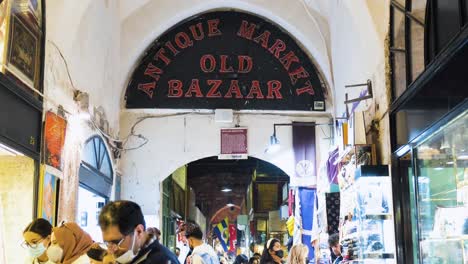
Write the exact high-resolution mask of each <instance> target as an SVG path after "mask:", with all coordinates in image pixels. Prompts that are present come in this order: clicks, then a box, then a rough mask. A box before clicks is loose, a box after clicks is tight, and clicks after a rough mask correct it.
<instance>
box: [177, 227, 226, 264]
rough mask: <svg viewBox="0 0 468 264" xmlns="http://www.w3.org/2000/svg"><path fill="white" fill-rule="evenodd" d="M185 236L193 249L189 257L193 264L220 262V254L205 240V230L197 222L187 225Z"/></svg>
mask: <svg viewBox="0 0 468 264" xmlns="http://www.w3.org/2000/svg"><path fill="white" fill-rule="evenodd" d="M185 237H186V238H187V241H188V244H189V247H190V250H191V251H192V254H191V255H190V257H189V258H190V263H191V264H219V259H218V255H217V254H216V252H215V251H214V249H213V248H212V247H211V246H209V245H208V244H206V243H204V242H203V232H202V231H201V229H200V227H199V226H198V225H197V224H193V223H187V224H186V225H185Z"/></svg>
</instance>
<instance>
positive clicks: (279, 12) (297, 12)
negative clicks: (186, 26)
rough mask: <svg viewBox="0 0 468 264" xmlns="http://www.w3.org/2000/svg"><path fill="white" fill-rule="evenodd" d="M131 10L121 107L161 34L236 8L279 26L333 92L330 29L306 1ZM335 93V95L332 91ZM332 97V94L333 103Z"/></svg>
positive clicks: (236, 0)
mask: <svg viewBox="0 0 468 264" xmlns="http://www.w3.org/2000/svg"><path fill="white" fill-rule="evenodd" d="M130 2H131V3H132V4H133V3H134V2H133V0H122V6H124V5H128V4H129V3H130ZM135 5H141V6H140V7H139V8H138V9H135V8H132V9H133V10H135V11H133V13H131V14H128V13H127V12H121V13H122V19H123V20H122V22H121V23H122V24H121V45H120V54H121V68H120V70H121V71H120V77H121V79H120V80H119V86H120V87H123V90H122V91H121V92H122V94H121V98H122V105H123V98H124V92H125V88H126V86H127V83H128V80H129V78H130V76H131V74H132V73H133V70H134V67H135V66H136V64H137V63H138V61H139V59H140V58H141V56H142V54H143V52H144V50H146V49H147V48H148V47H149V45H150V44H151V43H152V42H153V41H154V40H155V39H156V38H157V37H158V36H160V35H161V34H163V33H164V32H165V31H166V30H167V29H169V28H170V27H171V26H173V25H175V24H177V23H179V22H180V21H182V20H184V19H186V18H188V17H190V16H193V15H195V14H199V13H202V12H206V11H209V10H213V9H227V8H235V9H238V10H243V11H246V12H250V13H253V14H255V15H258V16H262V17H265V18H267V19H269V20H271V21H274V22H275V23H277V24H279V25H280V26H281V27H283V28H284V29H285V30H286V31H288V32H289V33H290V34H291V36H293V37H294V38H296V39H297V40H298V42H299V43H300V44H301V45H302V46H303V47H304V48H305V49H304V50H305V51H306V53H308V54H309V56H310V58H311V59H312V61H313V62H314V64H315V65H316V67H317V68H318V70H319V71H320V72H321V75H322V77H323V78H324V82H326V85H327V88H329V90H330V91H333V89H332V87H333V81H332V74H331V67H330V60H329V56H328V46H327V39H329V32H328V28H320V26H321V25H322V26H323V25H325V24H326V23H325V22H324V19H323V17H314V14H317V12H316V11H314V10H312V12H308V8H307V5H306V4H305V2H304V1H303V0H288V1H286V0H158V1H154V0H153V1H144V0H139V1H136V2H135ZM330 93H332V92H330ZM332 99H333V94H330V100H327V102H328V103H329V104H330V103H332Z"/></svg>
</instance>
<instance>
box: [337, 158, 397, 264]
mask: <svg viewBox="0 0 468 264" xmlns="http://www.w3.org/2000/svg"><path fill="white" fill-rule="evenodd" d="M355 190H356V208H355V210H354V216H353V219H354V220H353V222H354V223H355V226H356V227H355V228H354V229H355V233H354V234H355V235H354V237H355V238H354V239H353V238H352V237H353V236H350V237H349V238H348V245H347V248H348V250H351V251H354V252H353V253H350V254H349V255H351V257H350V259H352V260H353V261H352V262H353V263H385V264H386V263H396V262H395V236H394V223H393V213H392V212H393V207H392V188H391V180H390V177H389V169H388V166H387V165H379V166H367V165H362V166H360V167H359V168H358V169H357V170H356V175H355ZM351 231H352V230H351ZM347 232H348V233H349V234H352V232H350V230H349V229H348V231H347ZM343 242H346V240H343ZM343 244H345V243H343ZM344 246H345V245H344Z"/></svg>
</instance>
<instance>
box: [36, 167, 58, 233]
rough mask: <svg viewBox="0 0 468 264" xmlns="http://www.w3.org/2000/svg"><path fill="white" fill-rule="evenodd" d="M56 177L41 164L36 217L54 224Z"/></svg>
mask: <svg viewBox="0 0 468 264" xmlns="http://www.w3.org/2000/svg"><path fill="white" fill-rule="evenodd" d="M57 192H58V178H57V177H56V176H54V175H53V174H52V173H50V172H48V171H46V169H45V166H41V173H40V180H39V197H38V203H39V204H38V210H37V212H38V217H40V218H44V219H47V220H48V221H49V222H50V223H51V224H52V225H53V226H55V224H56V222H55V221H56V209H57Z"/></svg>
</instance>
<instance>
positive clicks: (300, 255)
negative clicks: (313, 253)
mask: <svg viewBox="0 0 468 264" xmlns="http://www.w3.org/2000/svg"><path fill="white" fill-rule="evenodd" d="M308 254H309V248H308V247H307V246H306V245H304V244H297V245H294V246H292V248H291V251H290V253H289V256H288V264H305V263H306V261H307V256H308Z"/></svg>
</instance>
